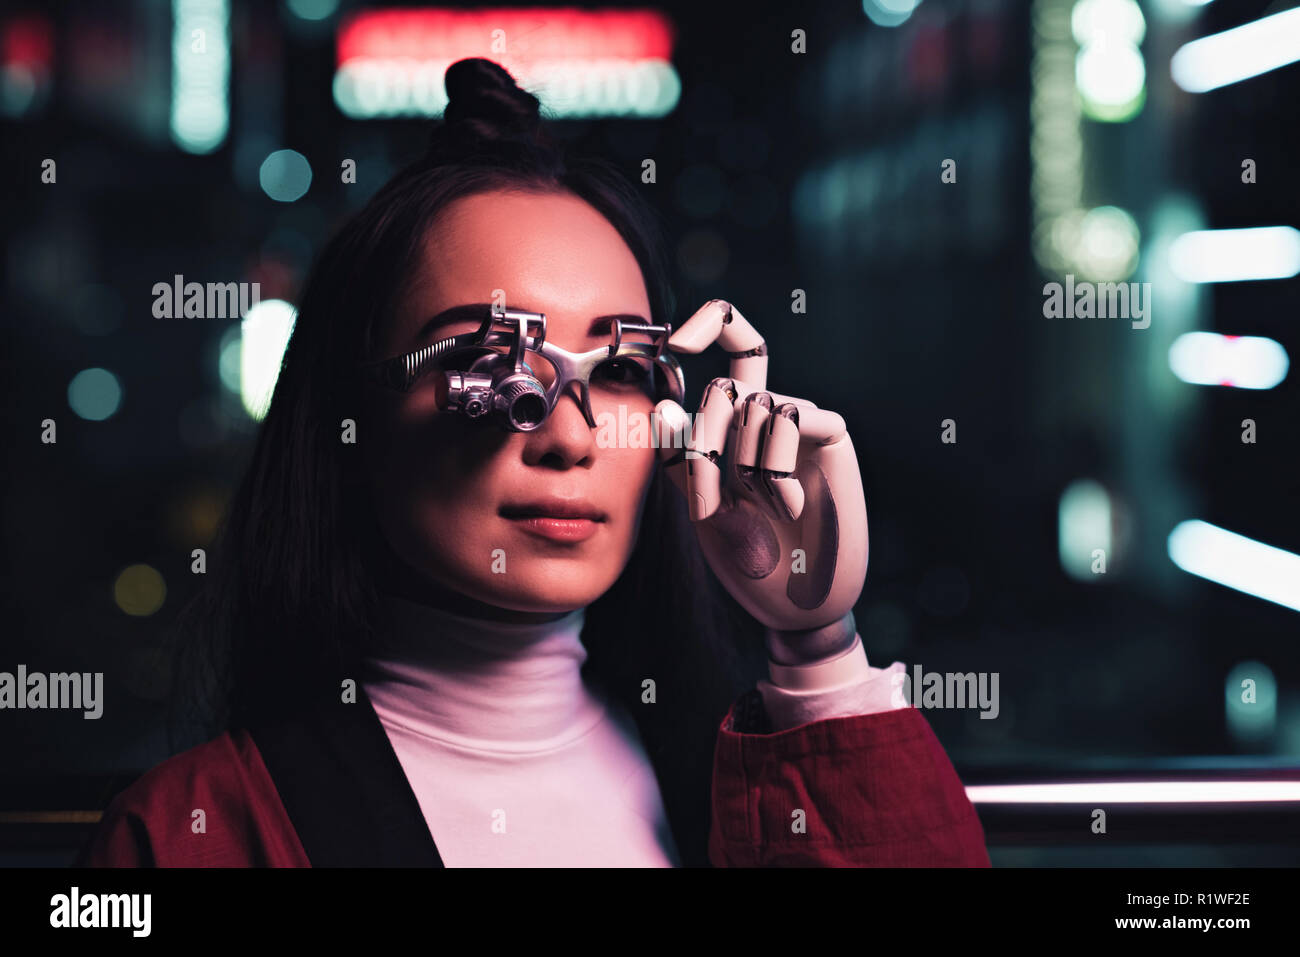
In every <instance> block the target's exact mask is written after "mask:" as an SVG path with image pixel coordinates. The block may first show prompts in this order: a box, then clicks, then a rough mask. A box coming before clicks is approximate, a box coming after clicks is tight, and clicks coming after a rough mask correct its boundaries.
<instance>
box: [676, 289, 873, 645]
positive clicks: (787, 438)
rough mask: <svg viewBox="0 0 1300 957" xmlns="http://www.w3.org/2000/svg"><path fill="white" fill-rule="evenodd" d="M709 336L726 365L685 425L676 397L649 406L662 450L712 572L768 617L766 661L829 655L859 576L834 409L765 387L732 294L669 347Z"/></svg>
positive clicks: (756, 342)
mask: <svg viewBox="0 0 1300 957" xmlns="http://www.w3.org/2000/svg"><path fill="white" fill-rule="evenodd" d="M715 341H716V342H717V343H718V344H719V345H721V346H722V348H723V349H725V350H726V351H727V353H728V355H730V357H731V367H730V370H729V371H730V375H729V377H726V378H718V379H714V380H713V381H712V382H711V383H710V384H709V386H708V387H707V388H706V389H705V391H704V396H703V398H702V399H701V401H700V408H699V411H698V413H697V414H696V416H695V421H694V423H693V424H692V422H691V419H690V417H689V416H687V414H686V411H685V410H684V409H683V408H682V407H681V406H680V405H678V404H677V403H676V402H674V401H673V400H672V399H664V400H663V401H661V402H660V403H659V404H658V405H657V406H656V407H655V412H656V413H657V414H656V421H657V423H658V436H657V440H658V442H659V449H660V453H659V454H660V458H661V460H662V461H663V463H664V467H665V468H666V470H667V472H668V475H669V477H670V478H671V479H672V481H673V483H674V484H675V485H676V486H677V488H678V489H679V490H681V492H682V494H684V495H685V496H686V499H687V502H688V503H689V505H690V514H691V520H692V521H693V522H695V528H696V532H697V534H698V536H699V540H700V545H701V548H702V549H703V551H704V554H705V557H706V558H707V559H708V562H709V565H710V567H711V568H712V569H713V571H714V574H716V575H717V576H718V579H719V580H720V581H721V582H722V584H723V585H724V586H725V587H726V589H727V590H728V591H729V592H730V593H731V595H732V596H733V597H734V598H735V599H736V600H737V601H738V602H739V603H740V604H741V606H742V607H744V608H745V609H746V610H747V611H748V612H749V613H750V614H751V615H753V616H754V617H755V618H756V619H758V621H760V622H762V623H763V624H764V625H766V626H767V632H766V634H767V645H768V654H769V656H770V657H771V659H772V660H773V661H774V662H776V663H777V664H781V665H800V664H804V663H806V662H810V661H814V660H818V659H823V658H826V657H828V656H830V655H833V654H836V653H837V652H840V651H843V650H845V649H847V648H849V647H851V646H852V644H853V642H854V639H855V637H856V635H857V630H856V627H855V624H854V621H853V605H854V603H855V602H856V601H857V599H858V596H859V595H860V594H861V593H862V586H863V583H864V582H865V580H866V575H867V507H866V502H865V499H864V496H863V492H862V476H861V473H860V472H859V471H858V462H857V457H856V455H855V453H854V451H853V442H852V440H851V439H850V438H849V436H848V433H847V432H846V431H845V426H844V420H843V418H841V417H840V416H839V415H838V414H836V413H835V412H831V411H829V410H826V409H819V408H817V406H816V405H814V404H813V403H812V402H809V401H807V400H806V399H797V398H792V397H790V396H785V395H780V394H778V393H775V392H771V391H768V390H767V346H766V343H765V342H764V341H763V337H762V336H760V335H759V334H758V332H757V331H756V330H755V329H754V327H753V326H751V325H750V324H749V323H748V322H747V321H746V320H745V317H744V316H742V315H741V314H740V312H739V311H737V310H736V308H735V307H734V306H732V305H731V304H730V303H728V302H725V301H724V300H721V299H713V300H710V301H709V302H707V303H705V305H704V306H703V307H701V308H700V310H699V311H698V312H696V313H695V315H693V316H692V317H691V318H690V319H689V320H688V321H687V322H686V323H685V324H684V325H683V326H682V327H681V328H680V329H678V330H677V331H676V332H674V333H673V334H672V336H671V337H670V338H669V340H668V346H669V348H671V349H674V350H676V351H678V352H686V353H698V352H702V351H703V350H704V349H706V348H708V346H709V345H710V344H711V343H713V342H715ZM724 454H725V461H723V456H724Z"/></svg>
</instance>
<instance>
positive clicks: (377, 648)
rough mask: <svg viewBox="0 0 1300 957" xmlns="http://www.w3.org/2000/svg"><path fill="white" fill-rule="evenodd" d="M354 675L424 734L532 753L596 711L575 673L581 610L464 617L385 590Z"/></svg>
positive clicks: (582, 653)
mask: <svg viewBox="0 0 1300 957" xmlns="http://www.w3.org/2000/svg"><path fill="white" fill-rule="evenodd" d="M383 605H384V609H385V612H386V617H387V622H386V627H384V628H383V629H382V632H381V634H380V636H379V638H378V639H377V641H376V643H375V644H374V646H373V647H372V649H371V652H370V654H369V655H368V656H367V659H366V662H365V668H364V677H363V681H364V683H365V686H366V692H367V694H368V695H369V696H370V699H371V701H372V702H373V703H374V704H375V707H376V709H377V710H378V711H379V713H380V714H381V715H384V716H386V717H387V718H388V719H390V720H393V721H397V722H398V723H400V724H401V725H402V726H403V727H405V728H407V729H408V730H410V731H413V732H415V733H417V734H420V735H423V736H425V737H428V738H436V739H438V740H441V741H444V742H447V743H451V744H456V745H459V746H461V747H467V748H472V749H477V750H490V751H496V752H513V753H524V752H541V751H544V750H546V749H548V748H553V747H556V746H559V745H560V744H562V743H564V742H567V741H571V740H574V739H575V738H576V737H578V736H581V735H582V734H584V733H586V732H587V731H588V730H590V728H591V726H592V725H593V723H594V722H595V721H597V720H599V718H600V714H601V710H600V704H599V702H598V701H597V700H596V699H595V698H593V697H592V695H591V694H589V693H588V691H587V689H586V687H585V685H584V682H583V678H582V666H583V663H584V662H585V661H586V658H587V652H586V649H585V648H584V646H583V644H582V641H581V632H582V627H583V623H584V620H585V616H584V609H577V610H575V611H572V612H570V613H569V614H567V615H564V616H561V618H560V619H558V620H557V621H553V622H544V623H522V622H518V623H516V622H499V621H488V620H483V619H474V618H468V617H463V616H459V615H457V613H455V612H448V611H445V610H443V609H440V608H436V607H434V606H431V605H426V604H424V603H414V602H411V601H408V600H407V599H403V598H398V597H394V596H388V597H387V598H385V599H384V603H383Z"/></svg>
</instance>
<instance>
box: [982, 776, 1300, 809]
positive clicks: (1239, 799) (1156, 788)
mask: <svg viewBox="0 0 1300 957" xmlns="http://www.w3.org/2000/svg"><path fill="white" fill-rule="evenodd" d="M966 796H967V797H968V798H970V800H971V803H972V804H1251V803H1257V802H1263V801H1300V781H1100V782H1096V783H1091V784H1089V783H1082V784H989V785H978V786H974V787H968V788H967V789H966Z"/></svg>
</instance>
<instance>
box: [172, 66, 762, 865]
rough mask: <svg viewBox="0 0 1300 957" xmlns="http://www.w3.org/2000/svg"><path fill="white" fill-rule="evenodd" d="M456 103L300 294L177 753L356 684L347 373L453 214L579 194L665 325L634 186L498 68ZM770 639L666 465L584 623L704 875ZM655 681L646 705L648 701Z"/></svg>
mask: <svg viewBox="0 0 1300 957" xmlns="http://www.w3.org/2000/svg"><path fill="white" fill-rule="evenodd" d="M446 85H447V93H448V96H449V98H450V102H449V103H448V106H447V108H446V112H445V119H444V121H443V122H441V123H439V124H437V125H436V127H435V129H434V131H433V134H432V136H431V138H430V141H429V146H428V150H427V152H426V153H425V155H424V156H423V157H422V158H421V159H420V160H419V161H417V162H415V163H413V164H412V165H410V166H408V167H407V168H405V169H404V170H402V171H401V172H400V173H398V174H397V175H396V176H395V177H394V178H393V179H392V180H390V181H389V182H388V183H387V184H386V185H385V186H384V187H383V188H381V189H380V190H379V191H378V193H376V194H375V196H374V197H373V198H372V199H371V200H370V202H369V203H368V204H367V205H366V206H365V208H364V209H362V210H361V211H360V212H359V213H357V214H356V215H355V216H353V217H352V218H351V219H350V220H349V221H348V222H347V223H346V224H345V225H344V226H343V227H342V229H341V230H340V231H339V232H338V233H337V234H336V235H335V236H334V237H333V239H332V240H331V241H330V242H329V243H328V244H327V245H326V247H325V248H324V249H323V250H322V251H321V253H320V255H319V256H318V258H317V260H316V262H315V263H314V265H313V268H312V270H311V273H310V275H309V277H308V279H307V282H306V285H305V287H304V289H303V292H302V295H301V297H300V302H299V306H298V317H297V321H296V323H295V326H294V330H293V335H292V338H291V340H290V342H289V345H288V348H287V350H286V352H285V356H284V360H283V363H282V366H281V369H280V374H279V379H278V381H277V383H276V387H275V393H274V396H273V398H272V400H271V403H270V406H269V407H268V410H267V413H266V416H265V419H264V421H263V422H262V424H261V428H260V431H259V433H258V436H257V440H256V443H255V446H254V448H253V452H252V458H251V461H250V463H249V465H248V468H247V471H246V473H245V475H244V477H243V480H242V482H241V484H240V485H239V487H238V489H237V491H236V493H235V495H234V497H233V499H232V501H231V503H230V505H229V507H228V510H227V513H226V516H225V519H224V521H223V524H222V527H221V530H220V532H219V534H218V538H217V541H216V543H215V544H214V550H213V551H214V554H213V556H212V560H211V561H210V563H209V572H208V580H207V583H206V587H205V588H204V590H203V591H202V592H201V593H200V594H199V595H198V596H197V597H196V599H195V600H194V601H193V602H191V603H190V604H189V605H188V606H187V607H186V609H185V611H184V612H183V614H182V621H181V622H180V626H181V627H180V629H179V634H180V635H181V636H182V641H183V647H182V654H181V655H179V656H178V671H177V676H176V682H175V685H174V687H175V689H176V692H177V694H176V697H175V699H174V700H175V701H176V703H177V708H176V709H175V710H174V711H173V723H172V733H173V738H172V744H173V747H176V746H177V738H178V736H188V737H189V740H190V741H191V742H195V741H197V740H204V739H205V738H206V737H210V736H211V735H213V734H215V733H218V732H219V731H220V730H222V729H226V728H235V727H248V726H250V725H254V724H256V723H258V722H264V721H269V720H274V719H276V718H277V717H280V716H285V715H288V714H292V713H295V712H297V711H298V709H302V708H305V707H310V706H313V705H314V704H317V703H322V702H323V701H324V700H325V699H326V698H331V699H332V700H334V701H337V696H338V694H339V681H340V678H341V676H348V675H355V674H356V673H357V671H356V668H357V665H358V662H359V661H360V660H361V658H362V657H364V655H365V652H366V648H367V646H368V644H369V642H370V641H371V640H372V638H373V636H374V634H375V632H376V629H377V628H378V627H381V626H380V625H379V624H378V621H377V608H378V597H379V592H378V590H377V587H376V581H375V576H374V574H373V573H372V572H373V561H372V558H373V551H372V548H371V545H370V544H369V543H373V542H374V541H375V540H376V535H377V524H376V522H375V518H374V515H373V512H372V509H371V505H370V502H369V496H368V495H366V494H365V492H364V489H362V488H361V486H360V485H359V482H360V479H359V478H358V475H359V474H360V471H359V462H358V461H356V457H357V456H358V455H359V454H360V453H358V452H357V451H356V449H357V446H356V445H351V444H344V443H342V442H340V441H339V430H340V423H341V421H342V420H343V419H344V418H354V419H356V418H358V416H359V414H360V410H361V409H362V408H363V406H362V405H361V403H360V399H359V395H360V393H359V391H358V389H357V384H356V380H355V378H354V373H355V369H354V367H353V363H354V362H355V361H356V359H357V358H358V357H361V356H369V355H371V354H372V347H373V346H374V344H375V340H376V334H377V330H378V329H379V328H380V325H379V324H380V323H382V322H383V321H384V320H385V317H387V316H389V315H391V314H392V313H393V309H394V305H395V304H396V303H397V302H398V301H400V297H401V296H402V295H403V294H404V292H405V282H404V280H405V279H406V278H407V277H409V276H410V275H411V273H412V267H413V264H415V263H416V262H417V261H418V259H417V257H418V256H419V255H420V250H421V243H422V241H423V239H424V237H425V235H426V234H427V232H428V230H429V228H430V226H431V225H432V223H433V222H434V220H435V218H436V217H437V216H438V214H439V213H440V211H441V210H442V209H443V208H444V207H445V206H446V205H447V204H448V203H450V202H451V201H453V200H455V199H459V198H462V197H464V196H468V195H471V194H474V193H480V192H485V191H489V190H497V189H517V190H533V191H548V192H554V191H568V192H570V193H573V194H576V195H577V196H579V197H581V198H582V199H584V200H586V201H587V202H588V203H590V204H591V205H592V206H593V207H595V208H596V209H597V210H599V211H600V212H601V213H602V214H603V215H604V216H605V217H606V218H607V219H608V220H609V221H610V223H611V224H613V225H614V226H615V228H617V229H618V231H619V233H620V234H621V235H622V237H623V238H624V240H625V241H626V242H627V245H628V247H629V248H630V249H631V251H632V253H633V254H634V255H635V256H636V259H637V262H638V263H639V264H640V266H641V272H642V275H643V276H644V279H645V283H646V290H647V293H648V296H649V301H650V308H651V312H652V321H654V322H656V323H662V322H669V321H671V317H672V313H673V295H672V289H671V286H670V284H669V282H668V277H667V268H666V264H665V259H664V254H663V249H662V241H661V227H660V224H659V222H658V220H657V219H656V217H655V215H654V212H653V210H652V209H651V207H650V206H649V205H648V204H647V203H646V202H645V201H644V200H643V199H642V198H641V196H640V195H639V194H638V193H637V191H636V190H635V189H634V188H633V187H632V186H631V185H630V184H629V183H628V182H627V180H625V179H624V177H623V175H622V174H621V173H620V172H619V171H618V170H617V169H616V168H614V167H613V166H611V165H609V164H607V163H606V162H604V161H602V160H598V159H593V158H585V159H575V158H572V157H569V156H567V155H566V154H565V152H564V151H563V150H561V149H560V148H559V147H557V146H556V144H555V143H554V141H553V140H552V138H551V137H550V135H549V134H548V132H547V130H546V129H545V128H544V125H543V122H542V119H541V116H540V113H539V102H538V100H537V98H536V97H535V96H533V95H531V94H530V93H528V92H526V91H524V90H521V89H520V88H519V87H518V86H517V85H516V84H515V82H514V80H513V79H512V78H511V76H510V74H509V73H507V72H506V71H505V70H504V69H503V68H501V67H500V66H499V65H497V64H496V63H493V62H491V61H489V60H484V59H469V60H461V61H459V62H457V63H454V64H452V65H451V67H450V68H449V69H448V70H447V74H446ZM358 427H359V428H358V432H359V434H360V435H362V436H364V435H365V425H364V423H363V422H358ZM363 441H364V438H363ZM740 632H746V633H747V634H746V635H741V634H740ZM760 634H761V630H760V627H759V626H758V625H757V623H756V622H754V621H753V619H751V618H748V617H747V616H746V615H745V614H744V613H743V612H742V611H741V610H740V608H739V606H738V605H737V604H736V603H735V602H734V600H732V599H731V598H730V596H728V595H726V593H725V591H724V590H723V589H722V588H721V586H719V585H718V583H717V580H716V578H715V577H714V576H713V573H712V572H711V570H710V569H709V568H708V566H707V564H706V563H705V561H704V558H703V556H702V554H701V552H700V550H699V547H698V544H697V543H696V539H695V534H694V530H693V529H692V528H691V527H690V521H689V518H688V515H687V512H686V507H685V503H684V501H683V499H682V497H681V495H680V494H679V493H678V492H677V490H676V489H675V488H673V487H672V486H671V483H670V482H669V481H668V479H667V477H666V476H665V475H664V474H663V471H662V469H661V468H660V467H659V466H657V465H656V466H655V475H654V478H653V479H652V482H651V485H650V489H649V493H648V496H647V500H646V504H645V509H644V513H643V520H642V526H641V529H640V534H639V537H638V541H637V545H636V547H635V549H634V551H633V554H632V556H631V558H630V560H629V563H628V566H627V568H626V569H625V570H624V572H623V574H622V575H621V577H620V578H619V579H618V580H617V581H616V582H615V584H614V585H613V586H612V587H611V588H610V589H609V591H608V592H606V593H605V594H604V595H603V596H601V597H600V598H599V599H598V600H596V601H595V602H593V603H592V604H591V605H590V606H589V607H588V609H587V615H586V625H585V628H584V631H583V634H582V640H583V643H584V645H585V646H586V648H587V651H588V660H587V663H586V665H585V666H584V670H583V674H584V677H585V678H587V679H588V680H590V681H592V682H593V683H595V684H597V685H599V686H600V687H601V688H603V689H604V691H605V692H606V693H607V694H608V695H609V696H610V698H611V699H612V700H614V701H615V702H617V703H619V704H621V705H622V706H624V707H626V708H627V709H628V710H629V711H630V712H631V714H632V716H633V717H634V719H635V720H636V722H637V725H638V728H639V730H640V732H641V736H642V740H643V742H644V744H645V747H646V750H647V753H648V755H649V757H650V760H651V762H652V764H653V765H654V768H655V772H656V774H657V776H658V779H659V783H660V786H661V791H662V793H663V796H664V801H665V805H666V808H667V811H668V815H669V819H670V822H671V823H672V828H673V833H674V836H675V839H676V841H677V844H678V847H679V849H680V852H681V854H682V857H683V862H684V863H686V864H694V865H698V864H703V863H706V862H707V861H706V858H705V839H706V837H707V833H708V826H709V792H710V782H711V774H710V772H711V765H712V756H713V746H714V741H715V737H716V733H717V727H718V724H719V722H720V721H721V719H722V717H723V715H724V714H725V712H726V709H727V707H728V705H729V703H730V702H731V701H732V700H733V699H734V697H735V696H736V695H737V694H739V693H740V692H742V691H744V690H746V688H747V687H750V686H752V682H753V680H754V679H755V678H756V677H757V676H758V668H759V662H760V661H761V660H762V659H761V656H759V655H757V654H756V653H755V649H761V647H762V645H761V641H760V640H758V636H759V635H760ZM647 678H650V679H653V680H654V681H655V685H656V699H657V700H656V703H654V704H643V703H642V701H641V694H642V682H643V681H644V680H645V679H647ZM181 728H186V729H188V730H178V729H181ZM196 732H197V733H196Z"/></svg>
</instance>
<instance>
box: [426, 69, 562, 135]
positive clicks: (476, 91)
mask: <svg viewBox="0 0 1300 957" xmlns="http://www.w3.org/2000/svg"><path fill="white" fill-rule="evenodd" d="M445 83H446V86H447V101H448V102H447V109H446V111H445V113H444V114H443V117H444V122H443V123H441V124H440V125H439V126H438V127H436V128H435V129H434V132H433V136H432V138H431V140H430V144H429V149H430V152H434V151H437V150H442V149H447V148H449V147H454V146H455V145H456V144H457V143H459V142H461V141H464V140H468V141H470V144H469V145H473V146H479V145H482V143H484V142H487V143H499V142H501V141H516V142H523V143H531V142H536V141H537V140H538V138H539V135H540V133H541V125H542V118H541V112H540V106H541V101H540V100H538V99H537V97H535V96H533V94H531V93H529V92H528V91H527V90H522V89H520V88H519V85H518V84H517V83H516V82H515V79H514V77H512V76H511V75H510V74H509V73H508V72H507V71H506V70H505V68H504V67H502V66H501V65H500V64H498V63H494V62H493V61H491V60H485V59H483V58H482V57H471V58H469V59H465V60H457V61H456V62H455V63H453V64H452V65H451V66H449V67H448V68H447V74H446V78H445Z"/></svg>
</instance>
